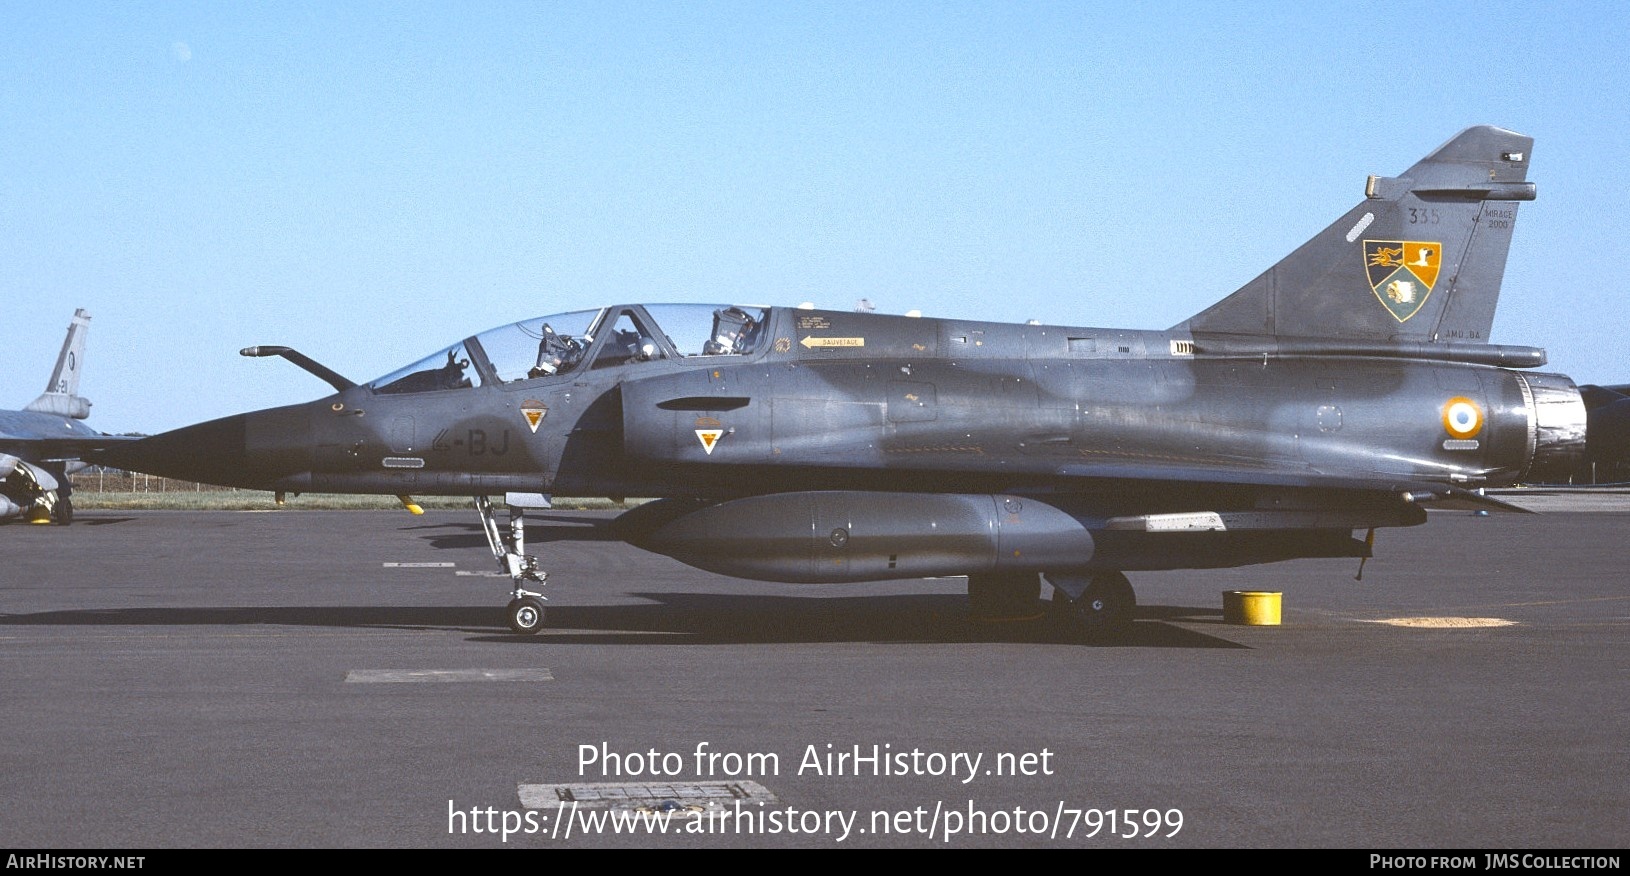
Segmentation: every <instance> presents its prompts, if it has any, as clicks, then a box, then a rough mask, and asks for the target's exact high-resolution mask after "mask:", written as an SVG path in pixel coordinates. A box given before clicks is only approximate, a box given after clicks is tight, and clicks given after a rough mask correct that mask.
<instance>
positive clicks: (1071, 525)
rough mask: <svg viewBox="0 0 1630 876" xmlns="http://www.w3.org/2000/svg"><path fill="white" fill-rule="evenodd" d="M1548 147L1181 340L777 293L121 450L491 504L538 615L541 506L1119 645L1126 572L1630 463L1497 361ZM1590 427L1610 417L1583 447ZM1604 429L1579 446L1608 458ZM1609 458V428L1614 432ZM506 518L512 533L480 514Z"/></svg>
mask: <svg viewBox="0 0 1630 876" xmlns="http://www.w3.org/2000/svg"><path fill="white" fill-rule="evenodd" d="M1532 145H1533V141H1532V140H1531V139H1530V138H1528V137H1525V136H1521V135H1519V134H1515V133H1512V132H1510V131H1505V130H1502V129H1499V128H1493V127H1476V128H1470V129H1468V130H1466V131H1464V132H1462V133H1460V134H1458V135H1457V136H1455V137H1454V138H1453V139H1451V140H1450V141H1449V142H1447V143H1445V144H1444V145H1443V146H1441V147H1439V148H1438V149H1437V150H1436V151H1434V152H1432V153H1431V154H1430V155H1428V156H1427V157H1426V158H1424V159H1422V160H1421V161H1420V162H1419V163H1417V164H1416V165H1415V166H1413V167H1411V168H1409V170H1407V171H1405V172H1404V173H1403V174H1402V175H1400V176H1396V177H1371V178H1370V179H1369V182H1368V185H1367V186H1366V188H1365V196H1364V199H1363V200H1362V201H1361V202H1360V203H1359V205H1358V206H1356V207H1354V208H1353V209H1352V210H1350V211H1349V212H1348V213H1347V214H1346V215H1344V216H1342V217H1341V218H1340V219H1338V220H1336V222H1335V223H1334V224H1332V225H1331V226H1330V227H1329V228H1327V229H1325V230H1324V231H1322V232H1320V233H1319V234H1318V235H1316V236H1315V237H1314V238H1313V239H1312V240H1310V241H1308V242H1307V243H1306V244H1304V245H1303V246H1301V247H1300V248H1299V249H1297V250H1296V251H1295V252H1293V253H1292V254H1291V255H1290V256H1288V257H1287V258H1285V259H1284V260H1283V261H1281V262H1279V263H1278V264H1276V265H1274V266H1273V267H1272V268H1270V269H1268V271H1266V272H1265V273H1263V274H1262V275H1261V276H1259V277H1257V278H1256V279H1254V280H1252V281H1251V282H1249V283H1247V284H1246V285H1245V286H1244V287H1242V288H1241V289H1239V290H1238V291H1236V292H1234V293H1233V294H1232V295H1229V296H1228V297H1226V298H1224V299H1222V300H1221V301H1219V302H1218V303H1217V304H1215V305H1214V306H1212V307H1210V308H1208V309H1206V310H1205V311H1203V312H1201V313H1199V314H1198V315H1196V316H1194V317H1192V318H1191V319H1189V320H1187V321H1185V322H1183V323H1182V324H1180V325H1178V326H1176V327H1174V328H1172V329H1170V330H1167V331H1125V330H1117V329H1104V328H1085V327H1075V326H1068V325H1051V324H1049V325H1041V324H1023V325H1016V324H998V323H987V322H972V321H960V320H953V319H932V318H913V317H910V316H889V315H881V314H873V313H858V312H855V313H852V312H841V311H823V310H813V309H801V308H785V307H742V306H710V305H709V306H699V307H698V306H682V305H667V304H662V305H639V304H624V305H618V306H613V307H605V308H601V309H597V310H584V311H577V312H572V313H562V314H558V315H553V316H547V317H543V318H539V319H529V320H526V321H523V322H518V323H515V324H513V325H509V326H504V327H501V328H497V329H493V330H491V331H488V332H484V333H482V334H479V335H476V336H474V337H470V338H466V339H465V340H463V341H460V342H458V343H455V344H453V345H452V346H451V347H448V348H447V349H445V350H441V351H439V352H437V353H435V354H433V355H431V356H430V357H429V358H427V359H424V360H423V361H421V362H418V363H416V364H413V365H409V366H408V367H406V368H403V369H401V370H400V371H396V372H393V373H391V374H388V375H385V376H384V377H381V378H379V379H378V380H374V381H372V382H370V383H366V384H356V383H353V382H351V381H350V380H347V379H345V378H344V377H341V376H340V375H338V374H336V373H334V372H333V371H331V370H329V369H327V368H325V367H323V366H321V365H319V364H317V363H315V362H313V361H312V360H310V359H309V358H307V357H305V356H304V355H302V354H300V353H297V352H295V351H293V350H289V349H288V348H284V347H251V348H248V349H246V350H244V351H243V352H244V355H248V356H267V355H281V356H283V357H285V358H288V359H290V360H291V361H293V362H295V363H296V364H298V365H301V366H302V367H304V368H306V369H307V370H309V371H311V372H312V373H314V374H316V375H317V376H318V377H320V378H322V379H324V380H326V381H327V382H328V383H329V384H330V385H332V386H333V387H334V390H335V392H334V394H333V395H330V396H327V397H325V398H322V399H320V400H318V401H314V402H310V403H308V404H300V405H292V406H288V407H280V408H273V409H269V410H263V411H258V412H254V413H247V414H241V415H237V416H232V417H226V418H224V419H219V420H214V421H211V422H208V423H203V424H200V425H196V426H191V427H187V428H183V429H179V430H176V431H173V432H169V433H165V434H163V435H158V436H155V437H152V438H147V439H144V440H142V441H140V442H138V443H135V444H132V445H129V446H124V447H120V448H117V449H115V450H114V451H113V452H111V453H110V454H109V457H110V459H111V460H112V461H113V462H114V463H115V464H119V465H123V466H126V467H130V468H135V469H137V470H141V471H148V472H153V473H156V474H166V475H170V476H173V477H181V478H189V479H194V480H200V481H206V482H211V483H217V484H230V485H236V486H240V487H247V488H253V489H264V490H272V491H290V492H333V493H379V494H394V495H398V496H402V497H404V501H407V497H409V496H411V495H413V494H435V495H466V496H472V497H474V501H475V504H476V507H477V509H478V511H479V513H480V515H481V518H482V520H483V524H484V528H485V530H486V533H487V537H488V541H489V543H490V545H491V547H492V551H493V554H494V556H495V558H496V559H497V560H498V562H499V565H500V567H501V568H502V569H503V570H504V571H505V572H507V573H508V575H509V576H510V578H511V579H512V582H513V592H512V594H511V595H512V599H511V602H510V604H509V622H510V626H511V627H512V628H513V629H514V630H516V631H517V632H521V633H530V632H534V631H536V630H538V629H539V628H540V627H541V625H542V623H543V619H544V611H543V603H542V601H541V596H542V591H541V584H542V582H543V580H544V578H545V575H544V573H543V571H542V570H541V569H539V568H538V563H537V560H536V558H534V557H530V556H527V555H526V553H525V550H526V549H525V533H524V528H525V527H524V511H523V510H522V509H523V508H524V507H526V506H527V505H528V504H529V502H528V497H530V499H531V501H530V504H531V505H533V506H541V505H542V504H545V503H544V501H543V500H545V499H546V498H547V495H549V494H553V495H557V496H609V497H624V496H641V497H654V498H655V499H656V500H657V501H653V502H650V503H647V504H643V505H640V506H638V507H635V508H633V509H631V510H629V511H628V512H626V513H625V514H623V515H622V516H621V517H620V518H619V519H618V521H617V531H618V532H619V533H620V534H621V536H622V537H624V538H626V539H627V540H628V541H630V542H632V543H634V544H636V545H639V546H641V547H644V548H646V549H649V550H652V551H656V552H660V553H663V554H666V555H669V556H671V557H674V558H676V559H678V560H680V561H682V562H685V563H688V564H691V565H693V566H696V567H699V568H702V569H707V570H711V571H715V572H720V573H723V574H726V575H732V576H737V577H742V578H751V579H759V580H768V581H784V582H859V581H876V580H884V579H899V578H917V577H928V576H961V575H965V576H967V578H968V592H969V595H970V597H971V601H972V603H973V605H974V608H975V609H976V610H977V611H979V612H983V613H989V614H1001V613H1003V612H1005V611H1011V610H1016V609H1022V608H1025V607H1033V606H1035V605H1036V604H1037V600H1038V599H1039V597H1040V595H1041V580H1042V578H1043V577H1044V578H1045V579H1046V580H1047V581H1048V582H1049V583H1050V584H1051V585H1052V588H1053V600H1054V604H1055V606H1056V607H1057V608H1058V609H1059V613H1060V614H1061V615H1063V616H1065V617H1069V618H1071V619H1073V620H1074V621H1075V622H1078V623H1081V624H1083V625H1084V626H1085V627H1086V628H1088V629H1093V630H1113V629H1118V628H1122V627H1124V626H1125V625H1126V624H1127V623H1128V622H1129V621H1130V620H1131V618H1132V612H1133V609H1134V606H1135V597H1134V594H1133V590H1132V587H1131V585H1130V584H1129V583H1128V580H1127V578H1126V575H1125V573H1126V572H1129V571H1140V570H1156V569H1200V568H1217V567H1228V566H1240V565H1247V564H1253V563H1266V562H1273V561H1278V560H1288V559H1293V558H1302V557H1352V558H1365V557H1368V556H1369V555H1370V551H1371V544H1372V542H1373V535H1374V532H1375V530H1376V529H1379V528H1382V527H1391V526H1413V525H1416V524H1420V523H1423V522H1425V520H1426V517H1427V515H1426V511H1425V509H1426V508H1427V507H1430V506H1438V507H1461V508H1474V509H1502V510H1516V509H1514V508H1513V507H1512V506H1510V505H1507V504H1504V503H1502V502H1500V501H1499V500H1497V499H1494V498H1491V497H1488V496H1486V495H1484V494H1483V493H1482V492H1481V491H1480V489H1479V488H1482V487H1492V486H1500V485H1509V484H1513V483H1517V482H1520V481H1524V480H1534V479H1540V478H1544V477H1547V476H1552V475H1554V474H1556V473H1562V472H1569V471H1572V470H1573V469H1574V467H1575V466H1576V465H1578V464H1579V463H1580V461H1581V460H1583V459H1585V458H1586V457H1587V455H1588V453H1589V452H1590V451H1591V448H1592V445H1593V444H1594V445H1595V446H1597V447H1603V446H1617V447H1620V448H1622V446H1623V436H1624V434H1625V433H1626V431H1630V430H1626V428H1625V423H1626V420H1627V419H1630V417H1627V416H1626V414H1627V411H1626V409H1625V406H1620V405H1619V402H1620V401H1630V400H1627V399H1624V396H1623V395H1621V394H1619V393H1617V392H1613V391H1611V390H1602V394H1600V395H1593V397H1594V398H1595V399H1596V400H1597V401H1599V402H1600V403H1601V407H1600V410H1599V412H1596V413H1593V412H1588V411H1587V404H1586V400H1585V396H1584V395H1582V393H1581V390H1580V388H1579V387H1577V386H1575V384H1574V382H1573V381H1572V380H1570V379H1569V378H1567V377H1564V376H1562V375H1559V374H1547V373H1542V372H1537V371H1533V370H1529V369H1533V368H1536V367H1537V366H1541V365H1543V364H1544V363H1545V354H1544V351H1542V350H1540V349H1537V348H1533V347H1520V346H1498V345H1494V344H1490V343H1488V336H1489V327H1490V325H1491V324H1492V322H1493V319H1494V309H1495V302H1496V299H1497V297H1498V295H1499V292H1500V280H1501V275H1502V273H1503V271H1504V267H1505V260H1506V253H1507V249H1508V246H1509V244H1510V241H1511V234H1512V227H1513V225H1514V223H1515V221H1516V218H1517V206H1518V204H1519V203H1520V202H1522V201H1528V200H1532V199H1533V197H1534V186H1533V184H1532V183H1530V182H1528V181H1527V171H1528V164H1529V159H1530V155H1531V150H1532ZM1587 426H1594V427H1595V428H1593V429H1591V430H1590V431H1591V434H1589V435H1588V436H1587ZM1587 437H1588V440H1587ZM1613 442H1618V443H1617V444H1616V445H1615V444H1613ZM498 494H504V495H505V496H506V498H507V500H508V501H509V504H510V512H509V515H510V521H509V526H508V527H507V530H506V529H505V528H504V527H501V526H500V524H499V522H498V521H497V520H496V519H495V515H494V508H493V503H492V502H491V501H489V499H488V498H487V497H488V496H495V495H498Z"/></svg>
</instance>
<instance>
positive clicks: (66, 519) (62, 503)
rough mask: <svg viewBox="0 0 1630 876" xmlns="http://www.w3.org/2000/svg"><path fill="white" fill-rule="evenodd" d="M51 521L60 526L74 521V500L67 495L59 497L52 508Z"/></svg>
mask: <svg viewBox="0 0 1630 876" xmlns="http://www.w3.org/2000/svg"><path fill="white" fill-rule="evenodd" d="M51 522H52V523H55V524H56V525H58V526H67V525H68V524H70V523H72V522H74V500H72V499H70V498H68V497H67V496H61V497H59V498H58V499H57V504H56V507H55V508H52V509H51Z"/></svg>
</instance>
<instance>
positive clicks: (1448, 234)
mask: <svg viewBox="0 0 1630 876" xmlns="http://www.w3.org/2000/svg"><path fill="white" fill-rule="evenodd" d="M1533 146H1534V140H1533V138H1532V137H1524V136H1523V135H1521V134H1517V133H1513V132H1511V131H1507V130H1504V129H1501V128H1495V127H1490V126H1482V127H1476V128H1467V129H1466V130H1464V131H1462V132H1460V133H1459V134H1457V135H1456V136H1455V137H1454V138H1453V139H1451V140H1450V141H1449V142H1447V143H1445V144H1443V145H1442V146H1439V147H1438V148H1437V149H1436V150H1435V151H1433V152H1432V154H1430V155H1428V156H1426V157H1425V158H1423V159H1421V160H1420V161H1419V162H1418V163H1416V164H1415V166H1414V167H1411V168H1410V169H1409V170H1407V171H1405V172H1404V174H1403V175H1402V176H1398V177H1374V176H1372V177H1370V180H1369V184H1368V185H1367V186H1366V188H1365V199H1364V201H1363V202H1362V203H1360V204H1359V205H1358V206H1356V207H1354V208H1353V209H1352V210H1349V211H1348V212H1347V214H1346V215H1345V216H1342V217H1341V218H1340V219H1338V220H1336V222H1335V223H1334V224H1332V225H1331V226H1330V227H1328V228H1326V229H1325V230H1323V231H1321V232H1319V234H1317V235H1316V236H1314V238H1313V239H1312V240H1309V241H1308V242H1307V243H1304V244H1302V246H1301V247H1299V248H1298V249H1297V250H1296V251H1295V252H1293V253H1291V254H1290V255H1289V256H1287V257H1285V259H1284V260H1282V261H1280V262H1279V263H1278V264H1276V265H1274V266H1273V267H1271V268H1269V269H1268V270H1267V271H1265V272H1263V273H1262V275H1261V276H1259V277H1257V278H1256V279H1254V280H1252V281H1251V282H1249V283H1247V284H1245V285H1244V286H1242V287H1241V288H1240V289H1239V291H1237V292H1235V293H1234V294H1232V295H1230V296H1228V297H1227V298H1224V299H1223V300H1222V301H1219V302H1217V303H1216V304H1214V305H1212V306H1211V307H1210V308H1207V309H1206V310H1205V311H1203V312H1201V313H1199V314H1197V315H1195V316H1193V317H1190V318H1189V319H1188V321H1186V322H1184V323H1182V324H1180V325H1178V326H1176V327H1175V328H1174V330H1179V331H1181V330H1187V331H1190V332H1195V333H1220V334H1236V335H1271V336H1278V337H1301V338H1342V339H1351V340H1366V341H1400V342H1402V341H1407V342H1416V343H1418V342H1423V341H1424V342H1442V343H1487V341H1488V336H1489V327H1490V326H1491V325H1492V324H1493V322H1494V307H1495V304H1496V303H1497V302H1498V301H1499V297H1500V278H1501V276H1502V275H1503V274H1504V273H1505V261H1506V252H1507V250H1508V249H1509V248H1510V246H1511V231H1512V227H1513V226H1514V225H1515V224H1516V219H1517V202H1518V201H1531V200H1533V199H1534V184H1533V183H1530V182H1527V181H1526V179H1527V174H1528V162H1529V159H1530V157H1531V153H1532V151H1533Z"/></svg>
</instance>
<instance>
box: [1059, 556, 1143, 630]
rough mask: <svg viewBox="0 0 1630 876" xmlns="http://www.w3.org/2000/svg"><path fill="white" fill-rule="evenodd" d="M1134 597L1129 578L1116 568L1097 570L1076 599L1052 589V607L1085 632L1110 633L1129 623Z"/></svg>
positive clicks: (1130, 623) (1133, 610)
mask: <svg viewBox="0 0 1630 876" xmlns="http://www.w3.org/2000/svg"><path fill="white" fill-rule="evenodd" d="M1137 607H1138V597H1137V593H1136V592H1135V591H1133V589H1132V582H1130V581H1128V580H1126V576H1125V575H1123V574H1121V573H1120V572H1098V573H1095V574H1094V575H1093V576H1092V579H1091V580H1090V581H1089V582H1088V583H1087V589H1086V590H1084V591H1082V592H1081V597H1080V598H1079V599H1071V598H1070V597H1069V596H1067V595H1066V594H1065V593H1064V591H1062V590H1058V589H1054V590H1053V608H1054V610H1055V611H1057V612H1058V614H1059V615H1060V616H1062V617H1064V618H1065V619H1067V620H1068V621H1069V622H1070V623H1071V624H1072V625H1073V626H1075V627H1076V628H1077V629H1078V630H1080V631H1081V632H1083V633H1086V634H1087V635H1088V636H1092V637H1100V636H1112V635H1117V634H1120V633H1124V632H1126V631H1127V630H1129V629H1131V627H1132V615H1133V613H1134V612H1135V611H1136V610H1137Z"/></svg>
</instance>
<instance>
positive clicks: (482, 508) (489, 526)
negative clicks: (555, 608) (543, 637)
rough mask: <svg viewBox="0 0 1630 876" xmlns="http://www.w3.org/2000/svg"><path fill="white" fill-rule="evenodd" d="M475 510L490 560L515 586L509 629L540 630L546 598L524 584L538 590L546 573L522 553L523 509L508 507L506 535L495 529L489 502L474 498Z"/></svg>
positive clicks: (546, 578)
mask: <svg viewBox="0 0 1630 876" xmlns="http://www.w3.org/2000/svg"><path fill="white" fill-rule="evenodd" d="M475 510H476V513H478V514H480V515H481V529H482V531H483V532H485V533H486V534H487V546H488V547H490V548H491V549H492V557H493V559H495V560H497V561H498V570H499V571H501V572H503V573H504V574H506V575H508V576H509V580H510V581H511V582H512V583H513V584H514V585H515V589H513V590H511V591H510V594H509V595H510V600H509V608H508V614H509V628H510V629H511V630H514V631H515V632H517V633H520V634H522V635H531V634H533V633H536V632H538V631H540V630H542V629H543V618H544V611H543V602H544V600H545V599H547V598H548V597H546V596H544V595H543V593H542V592H541V591H539V590H529V589H527V585H528V584H529V583H530V584H535V585H536V586H538V587H542V586H543V585H544V584H545V583H546V582H547V581H548V578H549V573H548V572H545V571H543V570H541V569H539V568H538V558H537V557H534V556H529V555H528V554H527V553H526V510H525V509H523V508H520V507H518V506H515V505H510V506H509V534H508V535H507V536H506V535H505V534H504V533H503V532H502V531H500V530H499V528H498V521H497V520H496V519H494V515H493V508H492V500H491V499H489V498H488V497H486V496H476V497H475Z"/></svg>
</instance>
